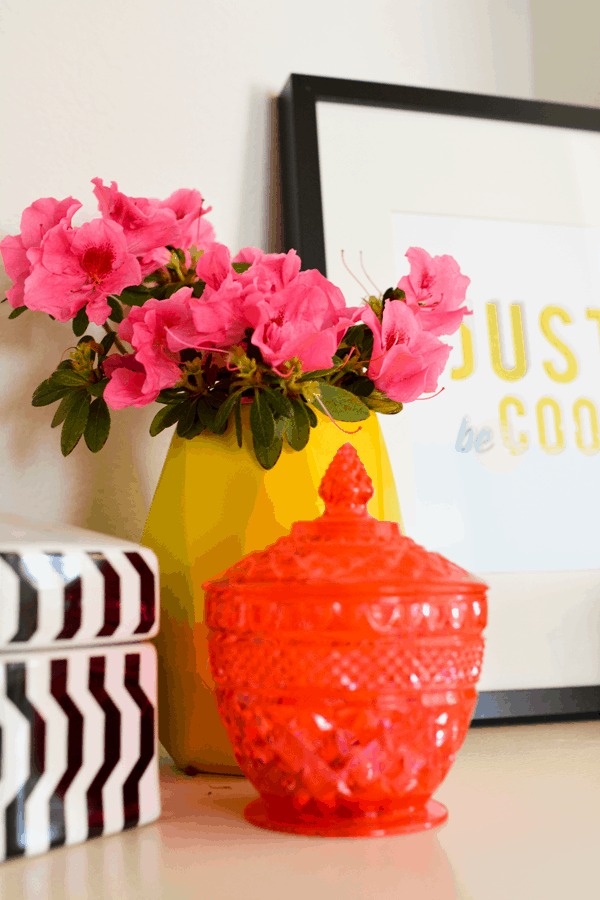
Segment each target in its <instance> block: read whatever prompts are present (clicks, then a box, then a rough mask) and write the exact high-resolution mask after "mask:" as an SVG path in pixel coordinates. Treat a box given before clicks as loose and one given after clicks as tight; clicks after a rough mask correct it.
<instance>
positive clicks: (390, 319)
mask: <svg viewBox="0 0 600 900" xmlns="http://www.w3.org/2000/svg"><path fill="white" fill-rule="evenodd" d="M362 319H363V321H364V322H365V323H366V324H367V325H368V326H369V328H370V329H371V331H372V332H373V354H372V356H371V362H370V365H369V370H368V375H369V378H371V380H372V381H373V382H374V384H375V387H376V388H377V389H378V390H380V391H383V392H384V393H385V394H387V396H388V397H389V398H390V399H391V400H396V401H397V402H398V403H410V402H412V401H413V400H416V399H417V398H418V397H420V396H421V394H423V393H429V392H432V391H435V390H436V388H437V383H438V378H439V377H440V375H441V374H442V372H443V370H444V367H445V365H446V363H447V361H448V356H449V354H450V349H451V348H450V347H449V346H448V345H447V344H444V343H443V342H442V341H440V340H439V339H438V338H437V337H434V335H433V334H431V332H428V331H424V330H423V329H422V326H421V324H420V320H419V318H418V316H417V315H415V314H414V312H413V311H412V310H411V309H410V308H409V307H408V306H407V305H406V303H404V301H403V300H391V301H390V300H388V302H387V303H386V304H385V307H384V309H383V320H382V322H380V321H379V319H378V318H377V316H376V315H375V313H374V312H373V310H372V309H371V308H370V307H367V308H366V309H363V312H362Z"/></svg>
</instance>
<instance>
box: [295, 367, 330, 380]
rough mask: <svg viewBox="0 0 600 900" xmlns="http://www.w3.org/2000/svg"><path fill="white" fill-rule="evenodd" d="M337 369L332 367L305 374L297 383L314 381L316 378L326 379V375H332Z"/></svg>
mask: <svg viewBox="0 0 600 900" xmlns="http://www.w3.org/2000/svg"><path fill="white" fill-rule="evenodd" d="M337 368H338V367H337V366H333V367H332V368H329V369H315V371H314V372H305V373H304V375H301V376H300V378H298V381H314V380H315V379H316V378H326V377H327V376H328V375H333V373H334V372H335V371H336V370H337Z"/></svg>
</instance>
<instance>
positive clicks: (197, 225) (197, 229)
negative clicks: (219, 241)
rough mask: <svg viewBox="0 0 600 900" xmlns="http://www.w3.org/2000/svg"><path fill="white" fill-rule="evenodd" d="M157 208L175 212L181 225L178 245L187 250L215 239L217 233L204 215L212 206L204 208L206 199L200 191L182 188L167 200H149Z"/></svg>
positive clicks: (200, 246)
mask: <svg viewBox="0 0 600 900" xmlns="http://www.w3.org/2000/svg"><path fill="white" fill-rule="evenodd" d="M148 202H149V204H150V205H151V206H153V207H154V208H155V209H170V210H172V211H173V212H174V213H175V216H176V220H177V224H178V226H179V237H178V239H177V242H176V246H177V247H181V249H182V250H187V249H188V247H197V249H198V250H201V249H203V248H204V247H207V246H208V245H209V244H211V243H212V242H213V241H214V240H215V233H214V230H213V227H212V225H211V224H210V222H207V221H206V220H205V219H204V218H203V216H205V215H206V213H208V212H210V210H211V207H210V206H209V207H208V208H207V209H204V206H203V204H204V199H203V197H202V194H201V193H200V191H191V190H188V189H187V188H181V190H179V191H175V193H173V194H171V196H170V197H167V199H166V200H149V201H148Z"/></svg>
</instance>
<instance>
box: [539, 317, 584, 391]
mask: <svg viewBox="0 0 600 900" xmlns="http://www.w3.org/2000/svg"><path fill="white" fill-rule="evenodd" d="M554 316H558V318H559V319H560V320H561V321H562V322H564V323H565V325H570V324H571V316H570V315H569V313H568V312H567V311H566V310H564V309H561V308H560V306H546V307H545V309H543V310H542V312H541V313H540V328H541V329H542V334H543V335H544V337H545V338H546V340H547V341H548V342H549V343H550V344H552V346H553V347H554V348H555V349H556V350H558V352H559V353H562V355H563V356H564V358H565V360H566V363H567V368H566V369H565V371H564V372H557V371H556V369H555V368H554V366H553V365H552V363H551V362H548V360H544V363H543V365H544V369H545V370H546V373H547V374H548V375H549V376H550V378H551V379H552V380H553V381H559V382H561V383H562V384H565V383H566V382H568V381H573V379H574V378H577V371H578V367H577V360H576V359H575V354H574V353H573V351H572V350H571V349H570V347H567V345H566V344H565V343H563V341H561V339H560V338H559V337H557V336H556V335H555V334H554V332H553V331H552V329H551V327H550V319H552V318H553V317H554Z"/></svg>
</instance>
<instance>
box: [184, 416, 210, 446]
mask: <svg viewBox="0 0 600 900" xmlns="http://www.w3.org/2000/svg"><path fill="white" fill-rule="evenodd" d="M204 427H205V426H204V423H203V422H201V421H200V419H196V421H195V422H194V425H193V427H192V428H190V430H189V431H186V433H185V434H184V435H182V437H184V438H185V439H186V441H191V440H192V438H195V437H198V435H199V434H202V432H203V431H204Z"/></svg>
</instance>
